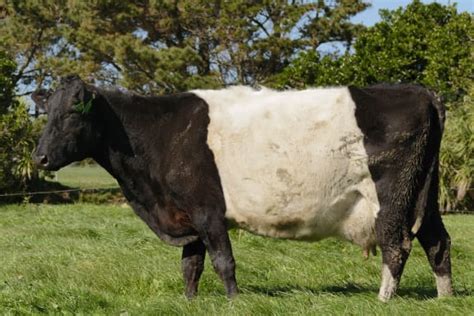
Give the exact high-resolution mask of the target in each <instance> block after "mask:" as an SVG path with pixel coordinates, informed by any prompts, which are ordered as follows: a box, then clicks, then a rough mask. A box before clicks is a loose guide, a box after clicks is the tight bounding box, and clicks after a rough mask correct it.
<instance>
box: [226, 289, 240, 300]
mask: <svg viewBox="0 0 474 316" xmlns="http://www.w3.org/2000/svg"><path fill="white" fill-rule="evenodd" d="M238 295H239V289H238V288H235V289H232V290H230V291H228V292H227V298H228V299H233V298H236V297H237V296H238Z"/></svg>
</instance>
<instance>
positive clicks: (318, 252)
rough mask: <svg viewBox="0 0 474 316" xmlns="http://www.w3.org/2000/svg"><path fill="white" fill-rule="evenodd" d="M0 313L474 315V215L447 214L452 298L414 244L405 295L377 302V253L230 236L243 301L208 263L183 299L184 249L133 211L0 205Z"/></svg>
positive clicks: (346, 245)
mask: <svg viewBox="0 0 474 316" xmlns="http://www.w3.org/2000/svg"><path fill="white" fill-rule="evenodd" d="M0 214H1V216H0V314H31V313H48V314H61V313H66V314H69V313H79V314H85V315H89V314H107V315H119V314H122V315H127V314H128V315H292V314H294V315H316V314H323V315H324V314H326V315H329V314H350V315H371V314H377V315H380V314H382V315H468V314H473V313H474V297H473V296H472V295H473V287H474V269H473V267H474V265H473V262H474V243H473V240H474V230H473V229H472V227H474V216H469V215H457V216H447V217H445V222H446V224H447V227H448V230H449V231H450V233H451V236H452V239H453V250H452V256H453V270H454V271H453V272H454V286H455V290H456V296H455V297H453V298H447V299H442V300H438V299H435V298H434V297H435V294H436V291H435V286H434V279H433V277H432V274H431V272H430V269H429V267H428V263H427V260H426V259H425V256H424V254H423V253H422V250H421V247H420V246H419V245H418V243H417V242H416V243H415V247H414V250H413V252H412V255H411V257H410V259H409V261H408V263H407V268H406V270H405V274H404V277H403V279H402V284H401V288H400V290H399V296H398V297H396V298H395V299H394V300H392V301H391V302H390V303H388V304H383V303H380V302H379V301H378V300H377V298H376V296H377V290H378V285H379V281H380V280H379V275H380V272H379V267H380V255H378V256H377V257H371V258H370V259H369V260H364V259H363V257H362V254H361V251H360V249H359V248H357V247H355V246H353V245H351V244H349V243H346V242H340V241H337V240H331V239H329V240H324V241H322V242H319V243H304V242H292V241H281V240H272V239H265V238H261V237H256V236H252V235H250V234H247V233H241V232H239V231H234V232H232V233H231V238H232V242H233V247H234V253H235V257H236V260H237V279H238V282H239V285H240V289H241V292H242V293H241V295H240V296H239V297H238V298H236V299H234V300H232V301H229V300H227V299H226V298H225V294H224V289H223V286H222V283H221V282H220V281H219V280H218V278H217V276H216V274H215V273H214V271H213V269H212V267H211V266H210V265H209V261H208V260H206V261H207V262H206V270H205V272H204V274H203V277H202V280H201V284H200V293H199V296H198V298H197V299H195V300H193V301H187V300H186V299H185V298H184V295H183V294H182V290H183V283H182V279H181V272H180V256H181V251H180V249H178V248H174V247H170V246H166V245H164V244H163V243H162V242H161V241H159V240H158V238H157V237H155V236H154V235H153V234H152V232H151V231H150V230H149V229H148V228H147V227H146V226H145V224H143V223H142V222H141V221H140V220H139V219H138V218H137V217H136V216H135V215H134V214H133V212H132V211H131V210H130V209H129V208H124V207H118V206H107V205H102V206H99V205H92V204H75V205H56V206H52V205H32V204H25V205H5V206H1V207H0Z"/></svg>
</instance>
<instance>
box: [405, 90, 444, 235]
mask: <svg viewBox="0 0 474 316" xmlns="http://www.w3.org/2000/svg"><path fill="white" fill-rule="evenodd" d="M428 93H429V97H430V107H431V111H430V112H431V119H430V127H429V133H428V139H426V143H425V144H424V146H425V152H424V158H423V163H422V165H424V166H426V168H425V169H424V170H423V172H422V173H421V174H420V176H421V177H420V178H419V181H420V182H421V183H423V185H422V188H421V190H420V192H419V193H418V199H417V202H416V208H415V214H414V218H413V225H412V228H411V230H412V233H413V234H416V233H417V232H418V230H419V229H420V226H421V224H422V223H423V221H424V220H426V217H427V216H428V217H429V216H431V213H432V212H439V205H438V190H439V170H438V168H439V150H440V146H441V138H442V136H443V131H444V123H445V119H446V108H445V106H444V104H443V102H442V100H441V98H440V97H439V96H438V95H436V94H435V93H434V92H432V91H428Z"/></svg>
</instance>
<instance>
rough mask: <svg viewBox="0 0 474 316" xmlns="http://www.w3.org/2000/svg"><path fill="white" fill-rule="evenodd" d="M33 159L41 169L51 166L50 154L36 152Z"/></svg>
mask: <svg viewBox="0 0 474 316" xmlns="http://www.w3.org/2000/svg"><path fill="white" fill-rule="evenodd" d="M33 161H34V162H35V164H36V165H37V166H38V167H39V168H41V169H47V168H48V166H49V161H48V156H46V155H40V154H37V153H34V154H33Z"/></svg>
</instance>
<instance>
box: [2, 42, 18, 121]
mask: <svg viewBox="0 0 474 316" xmlns="http://www.w3.org/2000/svg"><path fill="white" fill-rule="evenodd" d="M15 70H16V63H15V62H14V61H13V59H12V58H9V57H8V56H7V54H6V53H5V52H3V51H0V115H1V114H3V113H5V112H6V111H7V109H8V108H9V107H10V106H11V104H12V102H13V95H14V88H15V82H14V80H13V75H12V74H13V72H14V71H15Z"/></svg>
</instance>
